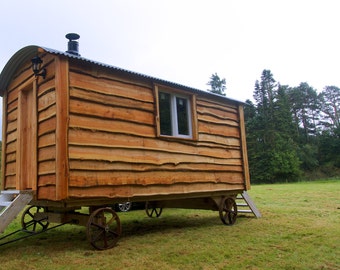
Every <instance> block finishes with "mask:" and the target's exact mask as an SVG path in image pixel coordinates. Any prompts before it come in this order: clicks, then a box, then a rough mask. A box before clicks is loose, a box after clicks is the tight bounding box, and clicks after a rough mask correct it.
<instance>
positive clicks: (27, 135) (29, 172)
mask: <svg viewBox="0 0 340 270" xmlns="http://www.w3.org/2000/svg"><path fill="white" fill-rule="evenodd" d="M69 37H70V36H69ZM75 39H76V38H75V36H73V40H72V37H71V38H70V41H69V50H68V51H67V52H61V51H57V50H54V49H49V48H45V47H39V46H28V47H25V48H23V49H21V50H19V51H18V52H17V53H16V54H14V56H13V57H12V58H11V59H10V60H9V61H8V63H7V65H6V66H5V68H4V70H3V71H2V73H1V75H0V95H1V96H2V97H3V134H2V143H3V144H2V188H1V189H2V190H12V189H15V190H20V191H22V190H30V191H32V193H33V200H32V201H31V203H30V204H32V205H43V206H53V207H60V208H65V209H67V208H70V207H74V206H91V205H106V204H108V203H110V202H113V201H158V202H164V205H171V202H172V203H173V205H174V206H176V205H178V204H180V205H182V204H183V203H182V202H184V201H186V202H189V201H191V202H195V203H193V204H196V203H198V208H201V207H200V206H201V204H203V203H202V202H204V200H205V199H206V198H207V197H209V198H213V199H215V198H222V197H233V198H235V196H236V195H237V194H239V193H242V192H243V191H245V190H247V189H249V188H250V182H249V172H248V162H247V150H246V140H245V137H246V136H245V128H244V118H243V103H241V102H238V101H235V100H232V99H229V98H226V97H224V96H219V95H215V94H211V93H208V92H206V91H201V90H197V89H193V88H190V87H187V86H183V85H180V84H177V83H173V82H169V81H166V80H161V79H158V78H154V77H151V76H147V75H143V74H139V73H135V72H132V71H128V70H124V69H121V68H118V67H115V66H110V65H106V64H103V63H99V62H96V61H92V60H89V59H86V58H83V57H81V56H80V55H79V53H78V50H77V48H78V43H77V41H76V40H75ZM36 57H38V58H36ZM33 58H35V60H37V59H38V62H40V64H41V67H38V70H36V74H34V72H33V71H32V59H33ZM39 59H40V60H39ZM38 64H39V63H38ZM201 198H203V199H202V200H200V199H201ZM188 199H189V201H188ZM197 199H199V200H200V202H196V201H197ZM218 200H220V199H218ZM179 202H180V203H179ZM184 204H185V203H184ZM189 205H190V202H189ZM184 206H185V205H184ZM193 207H195V205H193ZM209 207H210V206H209ZM209 207H207V208H209ZM202 208H204V206H203V207H202Z"/></svg>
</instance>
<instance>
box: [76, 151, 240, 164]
mask: <svg viewBox="0 0 340 270" xmlns="http://www.w3.org/2000/svg"><path fill="white" fill-rule="evenodd" d="M69 157H70V159H80V160H84V159H85V160H86V159H91V160H106V161H111V162H114V161H116V162H119V161H121V162H130V163H138V162H139V161H142V162H143V163H147V164H157V165H161V164H167V163H170V164H179V163H189V162H198V163H207V164H209V163H213V164H221V165H222V164H224V165H228V164H230V163H231V161H230V160H233V159H240V158H241V155H240V152H239V151H227V152H226V158H217V157H207V156H197V155H194V154H190V153H188V154H186V153H180V152H178V153H171V152H166V149H165V150H163V151H162V152H161V151H148V150H145V149H137V148H133V149H127V148H125V149H124V148H99V147H75V146H70V147H69Z"/></svg>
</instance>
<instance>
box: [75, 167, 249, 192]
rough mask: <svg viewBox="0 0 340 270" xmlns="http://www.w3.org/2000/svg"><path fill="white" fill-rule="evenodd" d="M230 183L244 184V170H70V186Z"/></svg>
mask: <svg viewBox="0 0 340 270" xmlns="http://www.w3.org/2000/svg"><path fill="white" fill-rule="evenodd" d="M200 182H210V183H229V184H243V174H242V172H232V173H230V172H214V173H211V172H190V173H188V172H182V171H176V172H170V171H167V172H166V173H164V172H162V171H159V172H135V173H133V174H131V173H130V172H124V171H122V172H116V173H112V172H96V171H95V172H89V171H86V172H82V171H71V172H70V183H69V186H70V187H96V186H115V185H143V186H144V185H158V184H159V185H171V184H175V183H187V184H188V188H189V189H190V186H191V184H192V183H200Z"/></svg>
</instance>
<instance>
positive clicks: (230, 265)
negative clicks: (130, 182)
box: [0, 180, 340, 270]
mask: <svg viewBox="0 0 340 270" xmlns="http://www.w3.org/2000/svg"><path fill="white" fill-rule="evenodd" d="M249 194H250V195H251V197H252V198H253V200H254V201H255V203H256V205H257V207H258V208H259V210H260V211H261V214H262V215H263V217H262V218H260V219H256V218H254V217H252V216H250V215H247V216H241V217H239V218H238V219H237V221H236V224H235V225H234V226H231V227H229V226H225V225H223V224H222V222H221V221H220V219H219V217H218V213H217V212H213V211H201V210H183V209H164V211H163V213H162V216H161V217H160V218H158V219H156V218H154V219H150V218H147V217H146V215H145V213H144V211H143V210H138V211H131V212H128V213H119V216H120V218H121V221H122V226H123V235H122V237H121V239H120V240H119V242H118V245H117V246H116V247H115V248H113V249H110V250H106V251H96V250H93V248H92V247H91V246H90V245H89V243H88V242H87V240H86V232H85V228H84V227H80V226H74V225H65V226H63V227H59V228H57V229H54V230H51V231H48V232H46V233H44V234H40V235H37V236H34V237H31V238H28V239H25V240H21V241H19V242H15V243H11V244H9V245H5V246H2V247H0V269H8V270H10V269H14V270H15V269H25V270H26V269H53V270H56V269H81V270H86V269H91V270H92V269H136V270H137V269H138V270H139V269H149V270H150V269H151V270H152V269H158V270H160V269H162V270H163V269H340V180H332V181H318V182H303V183H294V184H275V185H258V186H253V187H252V189H251V190H250V191H249ZM18 228H20V227H19V219H18V220H16V221H15V222H13V223H12V224H11V226H10V227H9V228H8V230H7V231H6V232H5V233H9V232H11V231H14V230H16V229H18Z"/></svg>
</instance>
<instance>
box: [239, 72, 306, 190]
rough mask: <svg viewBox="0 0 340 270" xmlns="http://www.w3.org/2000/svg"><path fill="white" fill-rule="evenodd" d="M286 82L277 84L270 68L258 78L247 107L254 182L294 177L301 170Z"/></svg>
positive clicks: (251, 170) (249, 147) (248, 140)
mask: <svg viewBox="0 0 340 270" xmlns="http://www.w3.org/2000/svg"><path fill="white" fill-rule="evenodd" d="M287 89H288V87H287V86H281V85H279V84H276V81H275V80H274V78H273V75H272V73H271V71H270V70H264V71H263V72H262V76H261V81H256V83H255V90H254V99H255V100H256V104H255V105H254V104H252V102H250V101H247V103H246V104H247V105H246V108H245V117H246V131H247V146H248V156H249V167H250V174H251V177H252V180H253V181H254V182H266V183H272V182H276V181H292V180H296V178H297V177H298V176H299V174H300V169H299V166H300V162H299V159H298V156H297V147H296V145H295V143H294V140H293V137H292V135H293V132H292V131H293V129H294V126H293V119H292V115H291V112H290V106H289V105H290V104H289V102H288V96H287V93H286V92H287Z"/></svg>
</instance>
